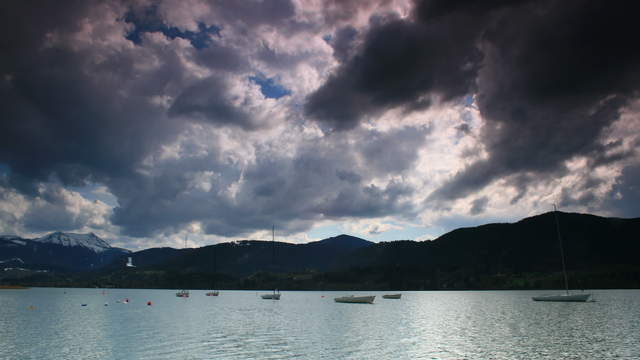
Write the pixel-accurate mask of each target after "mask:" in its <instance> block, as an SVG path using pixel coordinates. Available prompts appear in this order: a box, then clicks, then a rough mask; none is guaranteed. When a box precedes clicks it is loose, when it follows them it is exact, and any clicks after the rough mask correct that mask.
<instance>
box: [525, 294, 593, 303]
mask: <svg viewBox="0 0 640 360" xmlns="http://www.w3.org/2000/svg"><path fill="white" fill-rule="evenodd" d="M590 296H591V294H560V295H541V296H534V297H532V299H533V301H567V302H586V301H587V300H589V297H590Z"/></svg>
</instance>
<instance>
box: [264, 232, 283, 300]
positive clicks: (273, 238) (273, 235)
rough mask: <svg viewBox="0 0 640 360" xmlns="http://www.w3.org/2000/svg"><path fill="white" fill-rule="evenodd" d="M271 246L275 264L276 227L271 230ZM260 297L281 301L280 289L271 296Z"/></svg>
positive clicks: (272, 260) (272, 258)
mask: <svg viewBox="0 0 640 360" xmlns="http://www.w3.org/2000/svg"><path fill="white" fill-rule="evenodd" d="M271 244H272V245H273V248H272V251H273V253H272V256H271V262H272V263H273V262H274V261H275V256H276V255H275V251H276V227H275V225H274V226H273V227H272V228H271ZM260 297H261V298H262V299H264V300H280V291H278V289H275V290H273V293H271V294H263V295H260Z"/></svg>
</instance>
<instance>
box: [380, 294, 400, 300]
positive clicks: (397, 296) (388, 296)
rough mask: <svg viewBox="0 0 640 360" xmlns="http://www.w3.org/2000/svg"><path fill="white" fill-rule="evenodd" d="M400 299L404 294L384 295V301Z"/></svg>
mask: <svg viewBox="0 0 640 360" xmlns="http://www.w3.org/2000/svg"><path fill="white" fill-rule="evenodd" d="M400 297H402V294H385V295H382V298H383V299H400Z"/></svg>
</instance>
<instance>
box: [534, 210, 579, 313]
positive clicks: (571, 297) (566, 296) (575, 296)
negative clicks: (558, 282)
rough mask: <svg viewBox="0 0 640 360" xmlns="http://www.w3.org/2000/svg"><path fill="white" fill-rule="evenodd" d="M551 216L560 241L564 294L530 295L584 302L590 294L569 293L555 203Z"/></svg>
mask: <svg viewBox="0 0 640 360" xmlns="http://www.w3.org/2000/svg"><path fill="white" fill-rule="evenodd" d="M553 216H554V218H555V220H556V233H557V234H558V241H559V242H560V256H561V258H562V275H563V276H564V289H565V293H564V294H558V295H542V296H534V297H532V299H533V301H562V302H585V301H587V300H589V297H590V296H591V294H588V293H582V294H570V293H569V279H568V278H567V269H566V265H565V261H564V249H563V245H562V237H561V235H560V223H559V222H558V209H557V208H556V204H553Z"/></svg>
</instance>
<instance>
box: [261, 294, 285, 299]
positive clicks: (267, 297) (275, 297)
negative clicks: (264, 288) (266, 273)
mask: <svg viewBox="0 0 640 360" xmlns="http://www.w3.org/2000/svg"><path fill="white" fill-rule="evenodd" d="M260 297H261V298H263V299H265V300H280V293H278V294H276V293H273V294H264V295H260Z"/></svg>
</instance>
